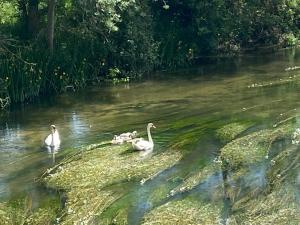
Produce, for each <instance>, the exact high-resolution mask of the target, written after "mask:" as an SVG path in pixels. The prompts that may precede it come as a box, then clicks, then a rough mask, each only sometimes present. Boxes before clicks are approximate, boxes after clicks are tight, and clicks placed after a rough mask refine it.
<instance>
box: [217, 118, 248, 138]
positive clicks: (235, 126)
mask: <svg viewBox="0 0 300 225" xmlns="http://www.w3.org/2000/svg"><path fill="white" fill-rule="evenodd" d="M252 125H253V124H252V123H250V122H249V123H238V122H236V123H230V124H227V125H225V126H223V127H221V128H219V129H218V130H217V137H218V138H219V139H220V140H221V141H222V142H223V143H226V142H229V141H231V140H233V139H234V138H236V137H237V136H238V135H239V134H240V133H242V132H243V131H245V130H247V129H248V128H249V127H250V126H252Z"/></svg>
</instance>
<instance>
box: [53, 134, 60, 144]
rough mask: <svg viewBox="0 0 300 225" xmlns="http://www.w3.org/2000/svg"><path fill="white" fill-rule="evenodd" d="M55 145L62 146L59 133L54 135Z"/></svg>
mask: <svg viewBox="0 0 300 225" xmlns="http://www.w3.org/2000/svg"><path fill="white" fill-rule="evenodd" d="M54 145H55V146H58V145H60V138H59V133H58V132H57V131H56V132H55V133H54Z"/></svg>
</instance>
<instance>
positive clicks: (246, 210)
mask: <svg viewBox="0 0 300 225" xmlns="http://www.w3.org/2000/svg"><path fill="white" fill-rule="evenodd" d="M232 211H233V212H232V215H231V216H230V218H229V224H230V225H237V224H239V225H249V224H252V225H268V224H272V225H282V224H290V225H297V224H300V207H299V204H298V203H297V200H296V196H295V194H294V191H293V190H292V189H291V188H289V187H287V188H284V187H281V188H279V189H276V190H274V191H272V192H271V193H269V194H267V195H261V196H259V197H257V198H252V199H249V198H247V199H246V200H245V199H241V200H240V201H237V202H236V203H235V204H234V205H233V208H232Z"/></svg>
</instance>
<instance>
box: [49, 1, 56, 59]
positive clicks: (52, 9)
mask: <svg viewBox="0 0 300 225" xmlns="http://www.w3.org/2000/svg"><path fill="white" fill-rule="evenodd" d="M55 4H56V0H48V26H47V39H48V48H49V50H50V52H51V54H52V53H53V38H54V22H55Z"/></svg>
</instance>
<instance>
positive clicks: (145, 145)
mask: <svg viewBox="0 0 300 225" xmlns="http://www.w3.org/2000/svg"><path fill="white" fill-rule="evenodd" d="M151 128H156V127H155V126H154V125H153V123H148V125H147V134H148V141H146V140H144V139H142V138H139V139H135V140H132V147H133V149H135V150H139V151H152V150H153V147H154V143H153V140H152V137H151V132H150V129H151Z"/></svg>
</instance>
